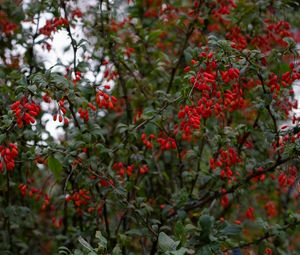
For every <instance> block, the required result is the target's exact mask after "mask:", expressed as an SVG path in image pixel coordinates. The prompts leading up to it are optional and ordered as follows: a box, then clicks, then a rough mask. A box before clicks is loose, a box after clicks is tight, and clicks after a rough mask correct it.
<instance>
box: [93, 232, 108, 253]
mask: <svg viewBox="0 0 300 255" xmlns="http://www.w3.org/2000/svg"><path fill="white" fill-rule="evenodd" d="M95 237H96V238H97V239H98V240H99V242H98V250H104V249H106V248H107V240H106V238H105V237H104V236H103V235H102V234H101V232H100V231H96V235H95Z"/></svg>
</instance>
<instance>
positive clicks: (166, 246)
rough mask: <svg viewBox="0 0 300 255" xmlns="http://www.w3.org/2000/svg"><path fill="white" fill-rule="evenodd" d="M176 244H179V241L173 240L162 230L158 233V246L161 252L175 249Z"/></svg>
mask: <svg viewBox="0 0 300 255" xmlns="http://www.w3.org/2000/svg"><path fill="white" fill-rule="evenodd" d="M178 245H179V241H177V242H175V241H174V240H173V239H172V238H171V237H169V236H168V235H167V234H165V233H164V232H160V233H159V236H158V246H159V248H160V249H161V250H162V251H163V252H166V251H175V250H176V247H177V246H178Z"/></svg>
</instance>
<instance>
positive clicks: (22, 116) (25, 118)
mask: <svg viewBox="0 0 300 255" xmlns="http://www.w3.org/2000/svg"><path fill="white" fill-rule="evenodd" d="M10 109H11V110H13V111H14V113H15V116H16V119H17V124H18V127H19V128H22V127H23V126H24V123H25V125H29V124H30V123H31V124H34V123H35V118H34V117H36V116H37V115H38V114H39V113H40V111H41V108H40V106H39V105H37V104H36V103H35V102H33V101H31V102H29V101H28V99H27V98H26V97H23V98H22V99H21V100H18V101H16V102H15V103H13V104H12V105H11V106H10Z"/></svg>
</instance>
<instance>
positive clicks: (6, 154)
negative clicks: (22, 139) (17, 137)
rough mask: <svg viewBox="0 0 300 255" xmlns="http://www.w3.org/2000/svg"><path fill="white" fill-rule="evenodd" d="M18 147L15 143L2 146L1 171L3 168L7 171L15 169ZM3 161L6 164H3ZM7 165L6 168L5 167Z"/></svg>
mask: <svg viewBox="0 0 300 255" xmlns="http://www.w3.org/2000/svg"><path fill="white" fill-rule="evenodd" d="M18 153H19V152H18V148H17V146H16V145H15V144H13V143H10V144H9V146H8V147H4V146H2V145H1V146H0V155H1V158H2V160H1V159H0V172H3V169H6V170H7V171H10V170H13V169H14V167H15V158H16V157H17V156H18ZM3 163H4V164H5V165H3ZM4 166H5V168H4Z"/></svg>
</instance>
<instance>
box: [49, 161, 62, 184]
mask: <svg viewBox="0 0 300 255" xmlns="http://www.w3.org/2000/svg"><path fill="white" fill-rule="evenodd" d="M48 167H49V169H50V170H51V171H52V173H53V174H54V176H55V178H57V179H58V178H59V177H60V173H61V171H62V169H63V165H62V164H61V163H60V162H59V160H58V159H56V158H55V157H54V156H50V157H49V158H48Z"/></svg>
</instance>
